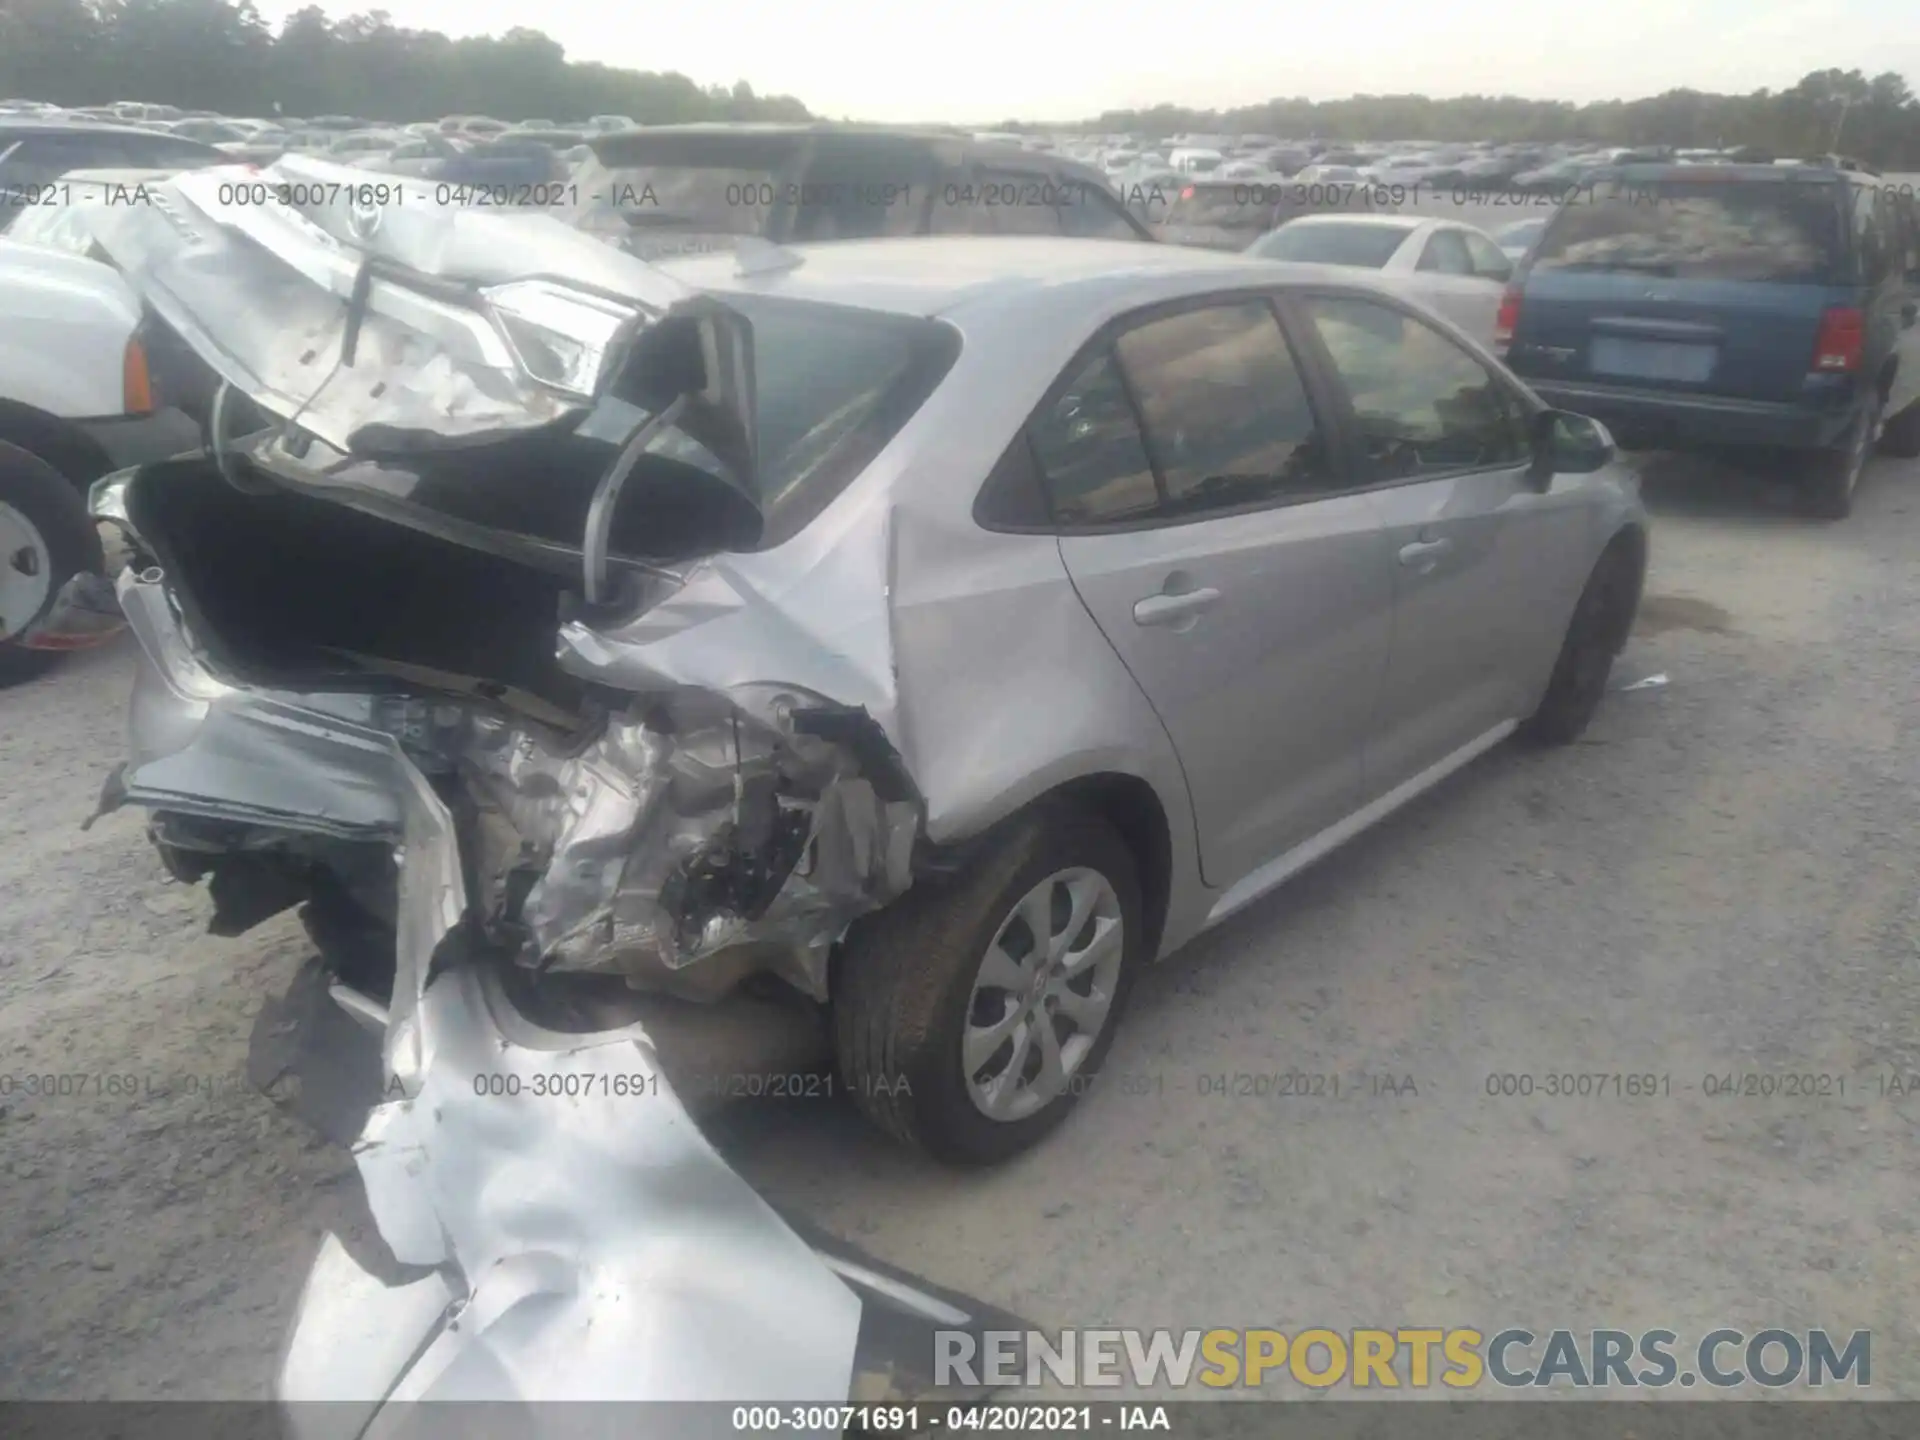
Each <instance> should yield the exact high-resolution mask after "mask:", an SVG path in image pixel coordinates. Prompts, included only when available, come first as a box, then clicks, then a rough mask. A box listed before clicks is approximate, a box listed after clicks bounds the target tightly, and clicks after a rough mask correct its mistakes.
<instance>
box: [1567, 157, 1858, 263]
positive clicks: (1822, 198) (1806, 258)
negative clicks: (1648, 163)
mask: <svg viewBox="0 0 1920 1440" xmlns="http://www.w3.org/2000/svg"><path fill="white" fill-rule="evenodd" d="M1841 191H1842V187H1841V186H1839V185H1808V184H1803V183H1795V182H1791V181H1769V180H1759V181H1753V182H1751V183H1744V184H1743V183H1738V182H1725V181H1694V182H1682V181H1657V182H1653V183H1651V184H1649V183H1637V184H1636V183H1630V182H1620V183H1617V184H1612V185H1609V186H1607V187H1606V188H1604V189H1600V190H1597V191H1596V192H1595V193H1594V194H1593V195H1591V196H1582V197H1580V199H1579V200H1578V201H1577V202H1570V203H1568V204H1567V205H1566V206H1565V207H1564V208H1562V209H1561V210H1560V212H1559V213H1558V214H1557V215H1555V216H1554V217H1553V220H1552V222H1551V223H1550V224H1549V225H1548V226H1547V230H1546V233H1545V234H1544V235H1543V236H1542V237H1541V239H1540V244H1539V247H1538V249H1537V250H1536V251H1535V253H1534V256H1533V270H1534V272H1535V273H1536V274H1537V273H1540V272H1544V271H1554V270H1572V271H1580V270H1585V271H1596V272H1607V271H1620V272H1627V273H1640V274H1647V275H1656V276H1661V277H1664V278H1668V279H1676V280H1739V281H1769V282H1775V283H1781V284H1828V283H1832V282H1834V281H1837V280H1841V279H1843V278H1845V269H1846V245H1845V241H1844V238H1843V230H1842V209H1841V203H1840V202H1841V199H1842V194H1841Z"/></svg>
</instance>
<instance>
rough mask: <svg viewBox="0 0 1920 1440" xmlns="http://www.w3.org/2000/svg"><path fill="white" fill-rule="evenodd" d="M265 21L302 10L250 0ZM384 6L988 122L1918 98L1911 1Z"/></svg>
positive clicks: (423, 19) (840, 111)
mask: <svg viewBox="0 0 1920 1440" xmlns="http://www.w3.org/2000/svg"><path fill="white" fill-rule="evenodd" d="M255 4H256V7H257V8H258V9H259V11H260V12H261V14H262V15H264V16H265V17H266V18H267V20H268V21H269V23H271V24H273V25H274V26H275V27H276V28H278V26H279V24H280V22H281V21H282V20H283V19H284V18H285V17H286V16H287V15H289V14H291V13H292V12H293V11H294V10H296V9H298V8H300V5H299V3H298V0H255ZM320 4H321V8H322V9H324V10H326V11H327V12H328V13H329V14H332V15H335V16H345V15H349V14H352V13H354V12H356V11H363V10H371V9H374V8H376V6H377V7H378V8H384V9H385V10H387V11H388V13H389V14H391V15H392V16H393V19H394V23H395V24H398V25H403V26H411V27H415V28H419V29H429V30H439V31H443V32H445V33H446V34H449V35H481V34H495V35H497V34H500V33H502V32H504V31H506V30H508V29H510V28H512V27H513V26H515V25H530V26H533V27H535V28H538V29H540V30H543V31H545V32H546V33H547V34H548V35H550V36H552V37H553V39H555V40H557V41H559V42H560V44H562V45H563V46H565V47H566V51H567V57H568V58H569V59H571V60H597V61H600V62H602V63H604V64H608V65H618V66H622V67H628V68H632V69H639V70H677V71H679V72H680V73H682V74H683V75H687V76H689V77H691V78H692V79H694V80H695V81H698V82H699V83H700V84H702V85H713V84H724V85H731V84H732V83H733V82H734V81H735V80H745V81H746V82H747V83H748V84H750V85H752V86H753V88H754V89H755V91H757V92H762V93H769V94H780V93H785V94H790V95H795V96H797V97H799V98H800V99H801V100H802V101H804V102H805V103H806V104H807V106H808V107H809V108H810V109H812V110H813V112H814V113H815V114H818V115H825V116H828V117H831V118H836V119H837V118H840V117H842V116H850V117H853V118H856V119H866V120H885V121H903V120H925V121H956V122H960V123H966V122H975V123H981V124H989V123H992V122H994V121H997V120H1002V119H1009V118H1014V117H1018V118H1021V119H1028V120H1041V121H1056V120H1076V119H1083V118H1087V117H1091V116H1093V115H1096V114H1098V113H1099V112H1100V111H1102V110H1108V109H1120V108H1126V107H1131V106H1144V105H1150V104H1155V103H1158V102H1162V101H1165V102H1170V103H1173V104H1184V105H1193V106H1201V107H1207V108H1226V107H1230V106H1234V105H1246V104H1253V103H1256V102H1259V101H1262V100H1269V99H1272V98H1273V97H1275V96H1296V95H1299V96H1305V97H1307V98H1309V99H1315V100H1331V99H1339V98H1341V97H1343V96H1346V95H1352V94H1356V93H1373V94H1382V93H1395V92H1400V93H1405V92H1419V93H1423V94H1427V95H1433V96H1436V97H1441V96H1450V95H1469V94H1475V93H1479V94H1511V95H1526V96H1532V97H1537V98H1558V99H1567V100H1575V101H1584V100H1608V99H1634V98H1638V97H1639V96H1643V95H1653V94H1657V93H1659V92H1660V91H1662V90H1669V89H1673V88H1675V87H1678V86H1683V85H1684V86H1691V87H1692V88H1694V89H1698V90H1715V91H1735V92H1742V93H1744V92H1746V91H1749V90H1755V89H1758V88H1759V87H1761V86H1763V85H1764V86H1769V87H1773V88H1776V89H1777V88H1780V87H1782V86H1786V85H1791V84H1792V83H1793V82H1794V81H1796V80H1798V79H1799V78H1800V76H1801V75H1803V74H1805V73H1806V72H1807V71H1809V70H1818V69H1825V68H1827V67H1829V66H1833V67H1836V68H1839V69H1842V70H1850V69H1856V68H1857V69H1861V70H1864V71H1866V72H1867V73H1868V74H1870V75H1871V74H1875V73H1877V72H1879V71H1882V70H1894V71H1898V72H1899V73H1901V74H1902V75H1904V76H1906V77H1907V79H1908V83H1909V84H1911V85H1913V86H1914V88H1916V89H1920V24H1916V23H1915V21H1916V19H1920V7H1916V6H1914V5H1913V4H1912V3H1911V0H1528V3H1524V4H1516V3H1514V0H1449V3H1445V4H1434V3H1430V0H1344V3H1332V4H1329V3H1320V4H1309V5H1281V4H1277V3H1265V4H1263V3H1260V0H1253V3H1248V0H1162V3H1158V4H1154V5H1151V6H1148V5H1145V4H1141V3H1139V0H1106V3H1103V4H1092V3H1088V0H1019V3H1013V0H969V3H967V4H964V5H961V4H954V5H950V6H938V7H936V6H932V5H928V4H925V3H923V0H800V3H786V4H777V3H760V4H741V3H728V0H693V3H678V4H662V3H659V0H654V3H650V4H646V5H643V6H629V5H623V4H621V3H620V0H545V3H543V4H540V5H528V4H526V3H525V0H384V4H380V3H379V0H371V3H365V4H355V3H342V0H320Z"/></svg>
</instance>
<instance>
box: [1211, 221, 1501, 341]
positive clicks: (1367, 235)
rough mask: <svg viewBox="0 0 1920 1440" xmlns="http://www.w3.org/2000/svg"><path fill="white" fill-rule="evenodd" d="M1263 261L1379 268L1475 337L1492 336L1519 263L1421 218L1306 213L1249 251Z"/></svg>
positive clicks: (1486, 243) (1474, 235)
mask: <svg viewBox="0 0 1920 1440" xmlns="http://www.w3.org/2000/svg"><path fill="white" fill-rule="evenodd" d="M1246 253H1247V254H1248V255H1249V256H1250V257H1253V258H1256V259H1261V260H1295V261H1300V262H1302V263H1305V264H1311V265H1347V266H1351V267H1353V268H1354V269H1357V270H1377V271H1379V272H1380V273H1381V274H1382V275H1383V276H1384V277H1386V278H1387V279H1389V281H1390V282H1391V283H1392V284H1393V286H1394V288H1396V289H1399V290H1403V291H1405V292H1406V293H1407V294H1409V295H1411V296H1412V297H1413V298H1414V299H1416V300H1419V301H1421V302H1422V303H1423V304H1425V305H1428V306H1430V307H1431V308H1432V309H1434V310H1436V311H1438V312H1439V313H1440V314H1442V315H1444V316H1446V317H1447V318H1448V319H1449V320H1451V321H1453V323H1454V324H1456V325H1458V326H1459V327H1460V328H1461V329H1463V330H1465V331H1466V332H1467V333H1468V334H1469V335H1471V336H1473V337H1474V338H1475V339H1476V340H1480V341H1484V342H1490V341H1491V340H1492V339H1493V322H1494V319H1495V317H1496V316H1497V315H1498V314H1499V311H1500V296H1501V294H1502V292H1503V291H1504V290H1505V288H1506V284H1507V280H1508V279H1509V278H1510V277H1511V276H1512V274H1513V262H1512V261H1511V260H1509V259H1508V258H1507V257H1506V256H1505V255H1504V254H1502V253H1501V250H1500V247H1499V246H1498V245H1496V244H1494V243H1493V240H1492V238H1491V237H1490V236H1489V235H1488V234H1487V233H1486V232H1485V231H1484V230H1478V229H1476V228H1474V227H1473V226H1471V225H1463V224H1461V223H1460V222H1459V221H1457V220H1430V219H1427V218H1425V217H1423V216H1419V215H1356V214H1352V213H1345V212H1343V213H1340V214H1330V215H1302V216H1300V217H1299V218H1298V219H1295V220H1289V221H1288V222H1287V223H1286V224H1284V225H1282V226H1281V227H1280V228H1279V229H1278V230H1270V231H1268V232H1267V233H1266V234H1265V235H1262V236H1261V237H1260V238H1259V239H1258V240H1256V241H1254V242H1253V244H1251V245H1249V246H1248V247H1247V250H1246Z"/></svg>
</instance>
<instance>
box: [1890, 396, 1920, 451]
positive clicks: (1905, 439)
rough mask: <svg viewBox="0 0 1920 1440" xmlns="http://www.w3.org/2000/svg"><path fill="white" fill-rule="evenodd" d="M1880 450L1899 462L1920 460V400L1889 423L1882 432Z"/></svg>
mask: <svg viewBox="0 0 1920 1440" xmlns="http://www.w3.org/2000/svg"><path fill="white" fill-rule="evenodd" d="M1880 450H1881V453H1882V454H1885V455H1891V456H1893V457H1894V458H1895V459H1897V460H1916V459H1920V400H1917V401H1915V402H1914V403H1913V404H1911V405H1909V406H1908V407H1907V408H1906V409H1904V410H1902V411H1901V412H1900V413H1899V414H1898V415H1895V416H1894V417H1893V418H1892V419H1891V420H1889V421H1887V423H1886V428H1885V429H1883V430H1882V431H1881V432H1880Z"/></svg>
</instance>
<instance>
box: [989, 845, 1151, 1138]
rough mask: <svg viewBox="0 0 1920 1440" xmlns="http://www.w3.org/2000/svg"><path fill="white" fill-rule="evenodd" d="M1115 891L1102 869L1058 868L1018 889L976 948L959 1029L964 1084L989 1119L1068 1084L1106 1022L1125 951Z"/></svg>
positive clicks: (1043, 1102) (1019, 1114)
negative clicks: (988, 939) (983, 947)
mask: <svg viewBox="0 0 1920 1440" xmlns="http://www.w3.org/2000/svg"><path fill="white" fill-rule="evenodd" d="M1125 942H1126V922H1125V919H1124V917H1123V915H1122V912H1121V909H1120V897H1119V895H1118V894H1117V893H1115V891H1114V888H1113V884H1112V882H1111V881H1109V880H1108V879H1107V878H1106V876H1104V875H1102V874H1101V873H1100V872H1099V871H1097V870H1093V869H1089V868H1087V867H1084V866H1081V867H1075V868H1073V869H1069V870H1059V871H1056V872H1055V873H1053V874H1052V875H1049V876H1047V878H1046V879H1044V880H1042V881H1040V883H1039V884H1037V885H1035V886H1034V887H1033V888H1032V889H1031V890H1029V891H1028V892H1027V893H1026V894H1025V895H1024V896H1022V897H1021V899H1020V900H1019V902H1018V903H1017V904H1015V905H1014V907H1013V909H1012V911H1011V912H1010V913H1009V914H1008V915H1007V916H1006V918H1005V919H1003V920H1002V921H1001V922H1000V925H999V928H998V929H997V930H996V931H995V934H994V939H993V941H992V943H991V944H989V945H988V946H987V951H986V954H985V955H984V956H982V957H981V961H980V968H979V970H978V972H977V973H976V975H975V978H974V984H973V993H972V995H971V997H970V998H969V1001H968V1005H967V1021H966V1025H965V1028H964V1029H963V1031H962V1032H961V1037H960V1060H961V1066H962V1068H963V1069H964V1071H965V1073H966V1082H967V1094H968V1096H969V1097H970V1098H971V1099H972V1101H973V1104H974V1107H975V1108H976V1109H978V1110H979V1111H980V1113H981V1114H983V1115H985V1116H986V1117H987V1118H988V1119H990V1120H998V1121H1001V1122H1012V1121H1017V1120H1024V1119H1026V1118H1027V1117H1028V1116H1030V1115H1034V1114H1037V1113H1038V1112H1039V1111H1041V1110H1042V1109H1044V1108H1046V1106H1047V1105H1049V1104H1051V1103H1052V1102H1053V1101H1055V1100H1056V1099H1058V1098H1059V1097H1060V1096H1061V1095H1063V1094H1066V1093H1067V1092H1068V1091H1069V1090H1071V1089H1072V1088H1073V1087H1074V1085H1075V1082H1076V1079H1077V1077H1078V1076H1079V1074H1080V1072H1081V1071H1082V1070H1083V1069H1084V1067H1085V1065H1086V1062H1087V1058H1088V1056H1089V1055H1091V1054H1092V1052H1093V1049H1094V1046H1095V1044H1096V1043H1097V1042H1098V1040H1099V1038H1100V1033H1101V1031H1102V1030H1103V1029H1104V1028H1105V1026H1106V1023H1107V1017H1108V1015H1109V1013H1110V1012H1111V1010H1112V1008H1113V998H1114V995H1115V993H1116V987H1117V986H1118V984H1119V980H1120V967H1121V963H1122V961H1123V960H1124V958H1125V955H1126V943H1125Z"/></svg>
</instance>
